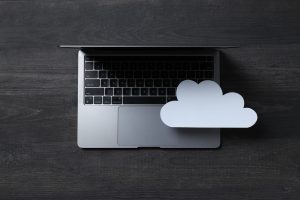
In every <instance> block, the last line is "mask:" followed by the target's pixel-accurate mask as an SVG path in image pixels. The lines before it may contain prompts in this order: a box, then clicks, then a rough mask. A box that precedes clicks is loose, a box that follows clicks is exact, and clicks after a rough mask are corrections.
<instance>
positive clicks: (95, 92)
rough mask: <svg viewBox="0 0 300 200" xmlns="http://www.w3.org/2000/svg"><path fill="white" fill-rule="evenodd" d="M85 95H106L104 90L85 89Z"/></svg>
mask: <svg viewBox="0 0 300 200" xmlns="http://www.w3.org/2000/svg"><path fill="white" fill-rule="evenodd" d="M85 95H104V89H103V88H85Z"/></svg>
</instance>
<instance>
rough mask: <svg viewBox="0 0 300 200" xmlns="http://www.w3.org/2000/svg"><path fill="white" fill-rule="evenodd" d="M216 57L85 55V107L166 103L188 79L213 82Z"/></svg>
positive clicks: (174, 97)
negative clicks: (93, 105) (90, 105)
mask: <svg viewBox="0 0 300 200" xmlns="http://www.w3.org/2000/svg"><path fill="white" fill-rule="evenodd" d="M213 65H214V57H213V56H85V73H84V77H85V81H84V85H85V88H84V93H85V97H84V98H85V99H84V100H85V104H98V105H112V104H116V105H120V104H165V103H166V102H168V101H172V100H176V88H177V86H178V84H179V83H180V82H181V81H183V80H186V79H189V80H194V81H196V82H198V83H199V82H201V81H202V80H208V79H210V80H213V73H214V72H213V69H214V67H213Z"/></svg>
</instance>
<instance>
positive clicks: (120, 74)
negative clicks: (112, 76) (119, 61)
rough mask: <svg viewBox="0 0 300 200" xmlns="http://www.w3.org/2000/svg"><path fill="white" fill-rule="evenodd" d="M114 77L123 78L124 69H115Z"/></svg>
mask: <svg viewBox="0 0 300 200" xmlns="http://www.w3.org/2000/svg"><path fill="white" fill-rule="evenodd" d="M116 78H124V71H117V72H116Z"/></svg>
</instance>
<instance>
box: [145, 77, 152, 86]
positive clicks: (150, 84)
mask: <svg viewBox="0 0 300 200" xmlns="http://www.w3.org/2000/svg"><path fill="white" fill-rule="evenodd" d="M145 86H146V87H153V80H152V79H147V80H146V81H145Z"/></svg>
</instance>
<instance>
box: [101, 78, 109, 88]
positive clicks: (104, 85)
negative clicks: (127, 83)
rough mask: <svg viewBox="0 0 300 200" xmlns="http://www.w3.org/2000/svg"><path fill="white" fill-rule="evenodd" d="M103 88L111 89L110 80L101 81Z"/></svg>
mask: <svg viewBox="0 0 300 200" xmlns="http://www.w3.org/2000/svg"><path fill="white" fill-rule="evenodd" d="M101 87H109V83H108V79H102V80H101Z"/></svg>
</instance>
